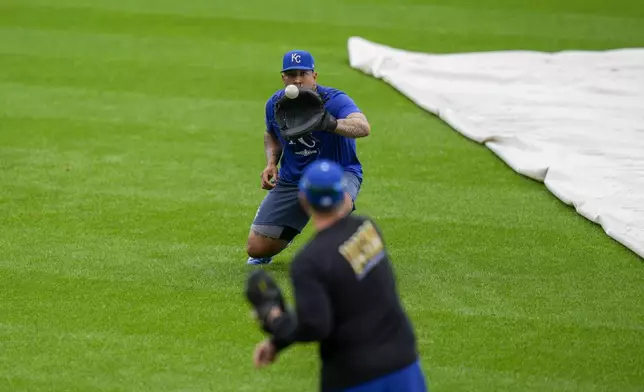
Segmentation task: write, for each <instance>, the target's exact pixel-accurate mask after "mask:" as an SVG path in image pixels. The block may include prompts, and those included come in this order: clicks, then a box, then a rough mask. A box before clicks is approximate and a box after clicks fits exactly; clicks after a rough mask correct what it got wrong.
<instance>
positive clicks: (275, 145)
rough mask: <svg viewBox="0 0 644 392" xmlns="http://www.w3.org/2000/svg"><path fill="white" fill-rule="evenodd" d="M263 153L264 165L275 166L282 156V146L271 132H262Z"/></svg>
mask: <svg viewBox="0 0 644 392" xmlns="http://www.w3.org/2000/svg"><path fill="white" fill-rule="evenodd" d="M264 153H265V154H266V165H267V166H268V165H275V166H277V164H278V162H279V161H280V157H281V156H282V145H281V144H280V141H279V140H277V138H276V137H275V136H273V134H272V133H271V132H264Z"/></svg>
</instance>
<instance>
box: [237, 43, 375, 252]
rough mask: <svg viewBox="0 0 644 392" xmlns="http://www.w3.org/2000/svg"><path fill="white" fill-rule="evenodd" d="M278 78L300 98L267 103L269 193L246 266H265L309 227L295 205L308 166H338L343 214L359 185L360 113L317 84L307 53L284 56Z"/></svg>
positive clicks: (363, 126) (265, 181)
mask: <svg viewBox="0 0 644 392" xmlns="http://www.w3.org/2000/svg"><path fill="white" fill-rule="evenodd" d="M281 73H282V82H283V83H284V86H289V85H294V86H296V87H297V88H298V89H299V95H298V96H297V97H296V98H289V97H287V96H286V95H285V92H284V89H280V90H279V91H277V92H275V93H274V94H273V95H272V96H271V97H270V98H269V99H268V101H267V102H266V107H265V109H266V113H265V122H266V132H264V151H265V154H266V168H265V169H264V170H263V171H262V173H261V186H262V188H263V189H266V190H268V191H269V192H268V194H267V195H266V196H265V198H264V200H263V201H262V203H261V204H260V206H259V208H258V210H257V213H256V216H255V218H254V221H253V223H252V225H251V230H250V233H249V236H248V242H247V247H246V248H247V253H248V256H249V258H248V261H247V263H248V264H268V263H270V262H271V261H272V257H273V256H275V255H276V254H278V253H279V252H281V251H282V250H283V249H284V248H285V247H286V246H288V245H289V244H290V243H291V241H292V240H293V239H294V238H295V236H297V235H298V234H299V233H301V232H302V230H303V229H304V227H305V226H306V224H307V223H308V220H309V217H308V216H307V214H306V212H305V211H304V210H303V209H302V207H301V206H300V204H299V202H298V197H297V194H298V188H297V184H298V181H299V179H300V176H301V174H302V171H303V170H304V168H306V167H307V166H308V165H309V164H310V163H311V162H313V161H315V160H317V159H322V158H324V159H329V160H332V161H334V162H337V163H338V164H340V165H341V166H342V168H343V170H344V173H345V177H344V180H345V181H346V183H347V187H346V188H347V194H346V197H345V204H344V206H343V209H344V211H345V212H347V213H349V212H351V211H353V210H354V209H355V200H356V198H357V197H358V192H359V191H360V188H361V186H362V180H363V178H362V164H361V163H360V160H359V159H358V155H357V151H356V141H355V139H356V138H360V137H365V136H368V135H369V133H370V132H371V127H370V125H369V122H368V121H367V119H366V117H365V116H364V114H363V113H362V112H361V110H360V109H359V108H358V107H357V106H356V104H355V103H354V101H353V100H352V99H351V98H350V97H349V96H348V95H347V94H346V93H344V92H343V91H340V90H338V89H335V88H331V87H326V86H322V85H319V84H317V72H316V71H315V65H314V60H313V56H312V55H311V53H309V52H307V51H304V50H294V51H289V52H287V53H286V54H284V56H283V59H282V70H281ZM278 163H279V166H280V167H279V170H278Z"/></svg>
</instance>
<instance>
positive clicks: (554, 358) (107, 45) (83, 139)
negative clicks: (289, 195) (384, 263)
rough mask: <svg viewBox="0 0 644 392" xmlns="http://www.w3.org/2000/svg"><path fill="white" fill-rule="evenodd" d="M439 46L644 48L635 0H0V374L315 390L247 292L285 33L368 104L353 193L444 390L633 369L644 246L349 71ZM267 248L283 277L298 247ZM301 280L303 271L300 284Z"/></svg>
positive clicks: (95, 386)
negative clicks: (353, 55) (259, 324)
mask: <svg viewBox="0 0 644 392" xmlns="http://www.w3.org/2000/svg"><path fill="white" fill-rule="evenodd" d="M352 35H359V36H362V37H365V38H367V39H370V40H374V41H376V42H379V43H383V44H387V45H392V46H396V47H400V48H403V49H410V50H420V51H426V52H439V53H445V52H461V51H483V50H505V49H534V50H545V51H557V50H564V49H611V48H620V47H635V46H644V7H642V6H641V2H640V1H637V0H614V1H611V2H604V1H599V0H574V1H573V0H568V1H564V2H560V1H555V0H543V1H539V2H537V1H533V0H512V1H510V0H489V1H478V0H458V1H447V0H436V1H429V0H428V1H423V0H396V1H394V0H348V1H341V0H326V1H323V2H320V3H317V4H316V3H314V2H305V3H302V2H289V1H286V2H268V1H266V2H265V1H260V0H238V1H236V2H232V3H230V2H223V1H222V2H220V1H207V0H186V1H174V0H154V1H153V0H111V1H96V0H94V1H90V0H0V190H1V191H0V391H3V392H4V391H253V392H254V391H265V392H271V391H314V390H315V388H316V386H317V382H318V374H317V372H318V366H319V364H318V360H317V357H316V346H314V345H303V346H297V347H294V348H292V349H290V350H288V351H287V352H286V353H285V354H283V355H282V356H281V357H280V359H279V362H278V363H277V364H275V365H274V366H273V367H271V368H268V369H265V370H261V371H257V370H255V369H254V368H253V367H252V363H251V355H252V351H253V348H254V346H255V344H256V343H257V342H259V341H260V340H261V339H262V334H261V333H260V332H259V331H258V329H257V328H256V326H255V325H254V324H253V323H252V321H251V320H250V319H249V316H248V312H249V308H248V306H247V304H246V303H245V302H244V299H243V297H242V292H241V290H242V287H243V282H244V278H245V276H246V273H247V271H248V270H249V268H248V267H247V266H246V265H245V260H246V254H245V242H246V236H247V234H248V228H249V225H250V223H251V221H252V219H253V216H254V214H255V211H256V209H257V205H258V203H259V202H260V201H261V200H262V198H263V196H264V195H265V192H264V191H262V190H261V189H260V182H259V173H260V171H261V170H262V169H263V167H264V162H265V161H264V153H263V146H262V132H263V129H264V128H263V126H264V122H263V121H264V118H263V109H264V103H265V101H266V99H267V98H268V97H269V96H270V94H271V93H273V92H274V91H275V90H276V89H277V88H279V87H280V79H279V72H278V71H279V66H280V61H281V54H282V53H283V52H284V51H286V50H289V49H292V48H305V49H309V50H311V51H312V52H313V54H314V55H315V56H316V60H317V61H316V63H317V66H318V70H319V72H320V83H322V84H327V85H332V86H334V87H337V88H341V89H343V90H345V91H347V92H348V93H349V94H350V95H351V96H352V97H353V98H354V99H355V100H356V101H357V103H358V104H359V105H360V107H361V108H362V109H363V111H364V112H365V113H366V115H367V116H368V117H369V119H370V121H371V124H372V127H373V134H372V136H370V137H369V138H367V139H364V140H360V141H359V142H358V145H359V153H360V157H361V159H362V161H363V163H364V165H365V183H364V187H363V190H362V193H361V195H360V198H359V200H358V208H359V212H360V213H364V214H369V215H371V216H373V217H375V218H376V219H377V220H378V222H379V223H380V225H381V227H382V229H383V231H384V233H385V235H386V239H387V241H388V244H389V246H390V252H391V254H392V256H393V259H394V262H395V269H396V272H397V274H398V281H399V289H400V292H401V295H402V297H403V299H404V303H405V306H406V308H407V309H408V310H409V312H410V316H411V317H412V320H413V322H414V325H415V327H416V329H417V335H418V339H419V347H420V350H421V354H422V363H423V367H424V369H425V370H426V373H427V377H428V381H429V383H430V388H431V390H432V391H435V392H440V391H583V392H591V391H616V392H627V391H644V355H643V353H644V289H643V288H644V263H643V262H642V260H641V259H640V258H638V257H636V256H635V255H634V254H633V253H632V252H630V251H629V250H627V249H626V248H624V247H623V246H622V245H620V244H619V243H617V242H615V241H614V240H612V239H610V238H609V237H608V236H606V235H605V234H604V232H603V231H602V229H601V227H599V226H597V225H595V224H593V223H591V222H589V221H587V220H585V219H584V218H583V217H581V216H579V215H578V214H576V213H575V211H574V210H573V209H571V208H570V207H568V206H565V205H564V204H563V203H561V202H560V201H559V200H557V199H556V198H555V197H554V196H553V195H552V194H550V193H549V192H548V191H547V190H546V188H545V187H544V186H543V185H542V184H540V183H537V182H534V181H531V180H529V179H527V178H525V177H522V176H520V175H518V174H516V173H514V172H513V171H512V170H511V169H510V168H509V167H507V166H506V165H505V164H504V163H502V162H501V161H500V160H499V159H498V158H497V157H496V156H494V155H493V153H492V152H490V151H488V150H487V149H485V148H484V147H483V146H481V145H478V144H475V143H473V142H471V141H469V140H467V139H465V138H464V137H462V136H460V135H459V134H458V133H456V132H455V131H453V130H452V129H451V128H449V127H448V126H446V125H445V124H444V123H442V122H441V121H440V120H439V119H437V118H435V117H434V116H432V115H430V114H428V113H426V112H424V111H423V110H421V109H419V108H417V107H416V106H414V105H413V104H412V103H411V102H410V101H408V100H407V99H406V98H404V97H402V96H401V95H400V94H398V93H397V92H396V91H395V90H394V89H392V88H391V87H389V86H387V85H386V84H385V83H384V82H381V81H378V80H375V79H372V78H370V77H367V76H365V75H363V74H362V73H360V72H358V71H355V70H352V69H350V67H349V65H348V59H347V50H346V40H347V38H348V37H349V36H352ZM310 233H311V231H310V228H307V230H306V231H305V233H304V234H303V235H302V236H301V237H300V238H299V239H298V241H297V242H296V243H295V246H293V247H292V248H289V249H288V250H287V251H286V252H285V253H284V254H282V255H280V256H279V257H278V258H277V259H276V262H275V263H274V264H273V265H271V266H269V267H267V268H268V269H269V270H270V271H271V272H272V273H273V274H275V276H277V277H278V279H279V280H280V282H281V283H282V284H285V285H286V284H288V280H287V278H288V276H287V266H288V262H289V257H290V256H291V255H292V254H293V252H294V251H295V249H296V248H297V247H298V246H299V245H301V244H302V243H303V242H304V241H305V240H306V239H307V238H308V236H309V235H310ZM289 295H290V292H289Z"/></svg>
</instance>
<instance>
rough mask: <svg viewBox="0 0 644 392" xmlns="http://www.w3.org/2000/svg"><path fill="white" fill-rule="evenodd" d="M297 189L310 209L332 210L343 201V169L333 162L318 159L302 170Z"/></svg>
mask: <svg viewBox="0 0 644 392" xmlns="http://www.w3.org/2000/svg"><path fill="white" fill-rule="evenodd" d="M299 188H300V192H302V194H303V196H304V198H305V200H306V201H307V203H308V204H309V205H310V206H311V208H313V209H314V210H317V211H329V210H332V209H334V208H335V207H338V206H340V205H341V204H342V203H343V201H344V193H345V189H344V169H343V168H342V166H340V165H339V164H337V163H335V162H333V161H330V160H327V159H319V160H317V161H315V162H313V163H311V164H310V165H309V166H308V167H307V168H306V169H305V170H304V172H303V174H302V178H301V179H300V183H299Z"/></svg>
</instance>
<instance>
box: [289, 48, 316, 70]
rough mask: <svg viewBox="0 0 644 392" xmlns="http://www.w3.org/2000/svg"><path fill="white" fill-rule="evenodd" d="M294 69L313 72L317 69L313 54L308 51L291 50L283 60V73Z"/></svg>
mask: <svg viewBox="0 0 644 392" xmlns="http://www.w3.org/2000/svg"><path fill="white" fill-rule="evenodd" d="M292 69H304V70H308V71H313V70H314V69H315V61H314V60H313V56H312V55H311V53H309V52H307V51H306V50H291V51H290V52H286V53H285V54H284V58H283V59H282V72H284V71H290V70H292Z"/></svg>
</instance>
